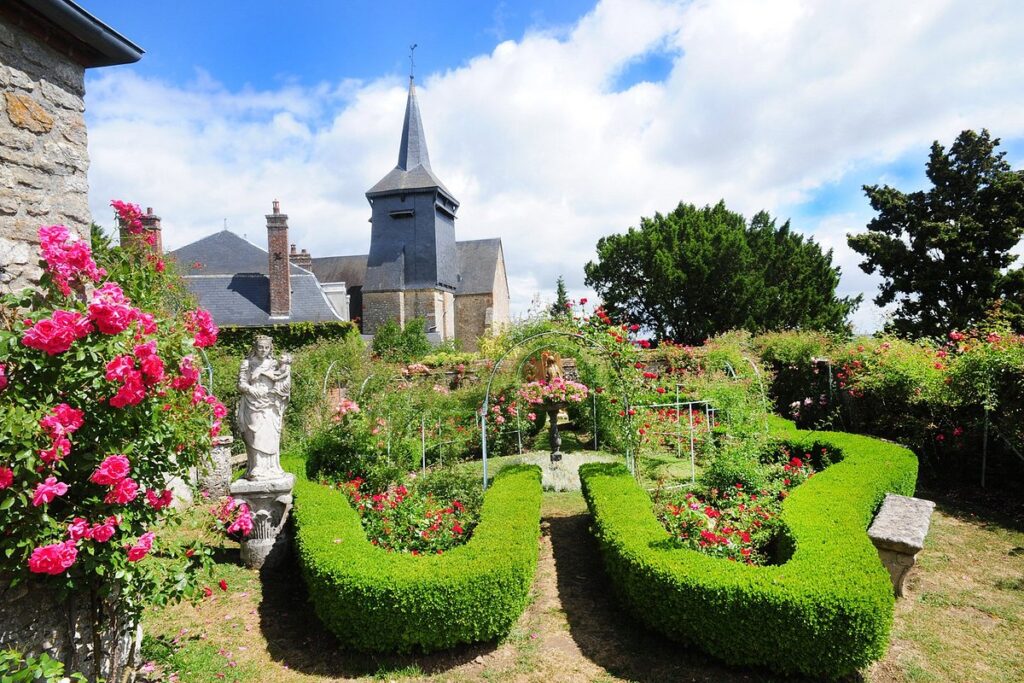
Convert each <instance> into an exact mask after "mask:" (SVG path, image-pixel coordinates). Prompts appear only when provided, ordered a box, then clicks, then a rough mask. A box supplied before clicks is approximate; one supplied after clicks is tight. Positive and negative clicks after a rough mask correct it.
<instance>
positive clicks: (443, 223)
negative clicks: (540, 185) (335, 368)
mask: <svg viewBox="0 0 1024 683" xmlns="http://www.w3.org/2000/svg"><path fill="white" fill-rule="evenodd" d="M366 198H367V200H368V201H369V202H370V207H371V210H372V215H371V218H370V223H371V225H372V228H371V232H370V253H369V254H366V255H360V256H328V257H320V258H312V270H313V273H314V274H315V275H316V276H317V279H318V280H319V281H320V283H321V285H322V286H324V287H325V288H331V287H338V286H340V284H341V283H344V286H345V289H346V291H347V295H348V306H349V314H350V317H351V318H352V319H353V320H356V319H358V320H359V322H360V326H361V329H362V331H363V333H364V334H368V335H372V334H374V333H375V332H376V330H377V328H378V327H380V326H381V325H382V324H384V323H385V322H387V321H388V320H396V321H398V323H399V324H400V325H402V326H404V325H405V322H406V321H407V320H411V319H413V318H424V319H425V320H426V322H427V329H428V331H430V332H432V333H434V334H435V335H436V338H437V339H439V340H441V341H446V340H450V339H458V340H460V341H461V342H462V344H463V346H464V348H466V349H470V350H472V349H475V348H476V340H477V338H478V337H480V336H481V335H483V334H486V333H487V332H489V331H494V330H496V329H498V328H500V327H501V326H502V325H504V324H506V323H507V322H508V320H509V291H508V278H507V275H506V272H505V257H504V253H503V251H502V247H501V240H500V239H499V238H493V239H483V240H472V241H463V242H458V241H456V239H455V219H456V213H457V212H458V209H459V202H458V200H457V199H456V198H455V197H454V195H453V194H452V193H451V191H449V190H448V188H446V187H445V186H444V183H442V182H441V180H440V179H439V178H438V177H437V175H436V174H435V173H434V171H433V169H432V168H431V166H430V156H429V154H428V152H427V140H426V136H425V134H424V131H423V122H422V120H421V118H420V109H419V104H418V102H417V100H416V85H415V82H414V80H413V78H412V76H410V77H409V94H408V98H407V101H406V107H405V120H404V123H403V125H402V140H401V143H400V144H399V150H398V164H397V165H396V166H395V167H394V168H393V169H392V170H391V171H389V172H388V173H387V175H385V176H384V177H383V178H382V179H381V180H380V181H379V182H378V183H377V184H375V185H374V186H373V187H371V188H370V189H369V190H368V191H367V192H366Z"/></svg>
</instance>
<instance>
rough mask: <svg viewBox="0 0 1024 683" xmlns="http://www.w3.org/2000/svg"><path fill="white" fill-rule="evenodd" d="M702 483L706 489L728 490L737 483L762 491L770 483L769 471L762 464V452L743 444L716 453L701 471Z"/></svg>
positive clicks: (749, 488)
mask: <svg viewBox="0 0 1024 683" xmlns="http://www.w3.org/2000/svg"><path fill="white" fill-rule="evenodd" d="M700 483H701V485H702V486H704V488H706V489H718V490H719V491H726V490H728V489H729V488H730V487H732V486H734V485H735V484H742V485H743V488H744V489H747V490H752V491H760V490H761V489H763V488H765V486H767V484H768V473H767V472H766V471H765V468H763V467H762V466H761V462H760V454H759V453H758V452H757V451H756V450H755V449H752V448H749V447H747V444H742V445H740V446H733V447H729V448H725V449H723V450H721V451H720V452H718V453H716V454H715V457H714V458H712V459H711V462H710V463H708V465H707V466H706V467H705V468H704V471H703V472H701V476H700Z"/></svg>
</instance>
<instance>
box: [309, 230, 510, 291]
mask: <svg viewBox="0 0 1024 683" xmlns="http://www.w3.org/2000/svg"><path fill="white" fill-rule="evenodd" d="M455 251H456V258H457V259H458V272H459V274H460V275H461V276H462V278H461V279H460V280H459V285H458V288H457V289H456V290H455V295H456V296H458V295H460V294H489V293H490V292H491V290H492V289H493V287H494V274H495V272H497V269H498V260H499V259H500V258H502V250H501V239H500V238H497V237H495V238H491V239H484V240H466V241H464V242H456V243H455ZM366 260H367V256H366V254H360V255H358V256H324V257H321V258H315V259H313V274H314V275H316V277H317V279H318V280H319V281H320V282H344V283H345V284H346V286H347V288H348V289H352V288H353V287H361V286H362V285H363V283H364V280H365V277H366Z"/></svg>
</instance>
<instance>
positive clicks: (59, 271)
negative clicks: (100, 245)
mask: <svg viewBox="0 0 1024 683" xmlns="http://www.w3.org/2000/svg"><path fill="white" fill-rule="evenodd" d="M39 251H40V253H41V255H42V257H43V260H44V261H46V270H47V271H48V272H49V273H50V277H52V278H53V282H54V284H56V285H57V287H58V288H59V289H60V291H61V294H63V295H64V296H70V295H71V286H70V283H72V282H74V283H76V284H77V283H78V282H79V279H80V276H82V275H84V276H85V277H87V278H89V279H90V280H92V281H93V282H99V281H100V280H101V279H103V277H104V276H105V275H106V274H107V271H105V270H103V269H102V268H100V267H98V266H97V265H96V262H95V261H93V259H92V250H91V249H90V248H89V243H88V242H86V241H85V240H83V239H81V238H80V237H78V235H75V234H73V233H72V232H71V231H70V230H68V229H67V228H66V227H64V226H63V225H49V226H46V227H42V228H39Z"/></svg>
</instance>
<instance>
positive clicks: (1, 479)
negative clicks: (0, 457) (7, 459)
mask: <svg viewBox="0 0 1024 683" xmlns="http://www.w3.org/2000/svg"><path fill="white" fill-rule="evenodd" d="M13 483H14V470H12V469H11V468H10V467H0V489H5V488H7V487H8V486H10V485H11V484H13Z"/></svg>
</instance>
